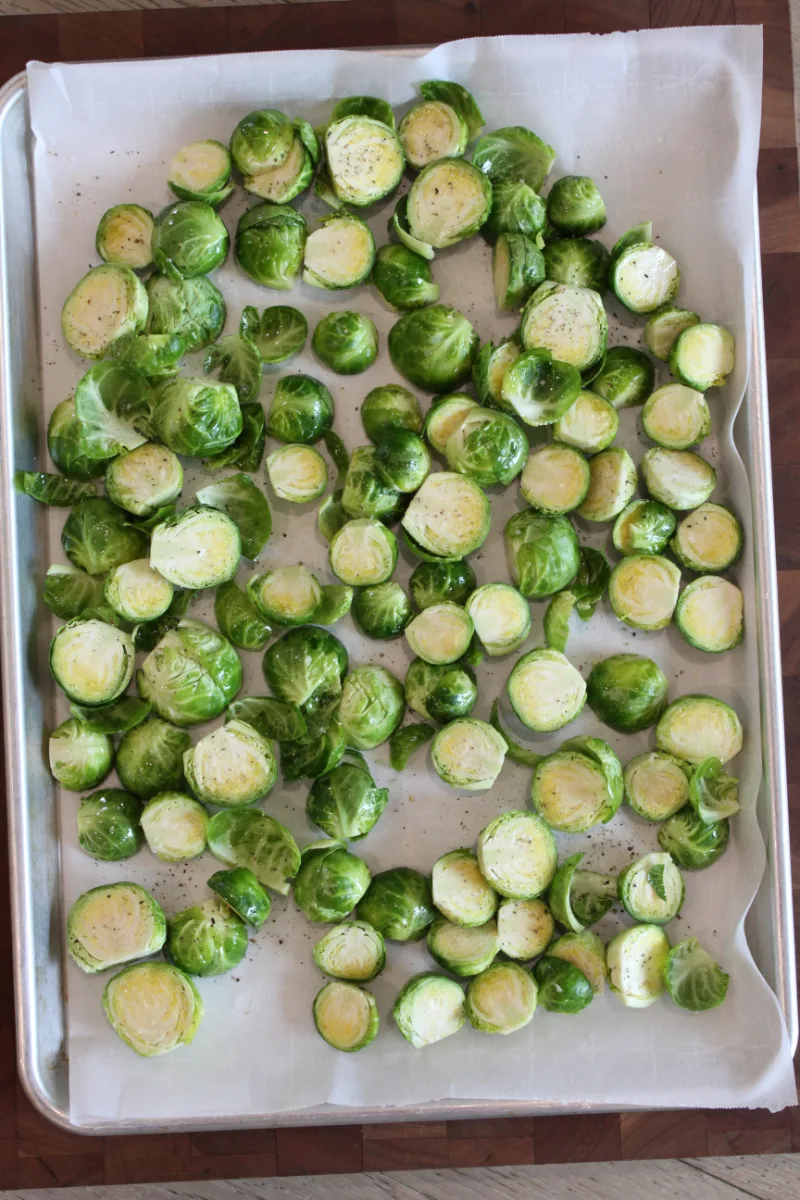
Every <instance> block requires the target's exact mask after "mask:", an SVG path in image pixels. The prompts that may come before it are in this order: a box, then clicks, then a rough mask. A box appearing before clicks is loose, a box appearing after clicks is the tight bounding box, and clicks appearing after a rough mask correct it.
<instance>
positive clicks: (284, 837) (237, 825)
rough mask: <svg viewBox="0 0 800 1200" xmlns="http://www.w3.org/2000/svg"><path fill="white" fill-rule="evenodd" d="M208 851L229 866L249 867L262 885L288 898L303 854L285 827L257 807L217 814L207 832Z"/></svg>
mask: <svg viewBox="0 0 800 1200" xmlns="http://www.w3.org/2000/svg"><path fill="white" fill-rule="evenodd" d="M206 835H207V837H208V848H209V850H210V851H211V853H212V854H213V855H214V857H215V858H218V859H219V860H220V862H223V863H224V864H225V866H226V867H248V868H249V870H251V871H252V872H253V874H254V875H255V877H256V879H257V880H258V882H259V883H260V884H261V885H262V886H263V887H267V888H269V889H270V891H272V892H277V893H278V895H280V896H288V894H289V888H290V886H291V881H292V879H293V878H294V877H295V875H296V874H297V872H298V870H299V869H300V851H299V850H298V849H297V845H296V843H295V840H294V838H293V837H292V835H291V833H290V832H289V830H288V829H287V828H286V827H285V825H281V823H280V821H276V820H275V818H274V817H268V816H267V815H266V813H263V812H260V811H259V810H258V809H256V808H240V809H231V810H229V811H227V812H218V813H216V814H215V815H214V816H213V817H212V818H211V820H210V821H209V822H208V828H207V830H206Z"/></svg>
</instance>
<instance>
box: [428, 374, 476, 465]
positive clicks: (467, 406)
mask: <svg viewBox="0 0 800 1200" xmlns="http://www.w3.org/2000/svg"><path fill="white" fill-rule="evenodd" d="M475 361H476V363H477V359H476V360H475ZM478 407H479V405H478V404H477V403H476V401H475V400H473V398H472V396H468V395H467V393H466V392H452V393H451V394H450V395H449V396H439V397H438V398H437V399H436V400H434V402H433V404H432V405H431V406H430V408H429V409H428V412H427V414H426V416H425V426H424V434H425V437H426V438H427V439H428V442H429V443H430V445H431V447H432V449H433V450H435V451H436V453H437V454H441V455H442V456H444V454H445V450H446V447H447V443H448V441H449V440H450V435H451V434H452V433H454V432H455V430H456V429H458V427H459V425H460V424H461V422H462V421H464V420H465V419H466V417H467V414H468V413H469V412H471V411H472V410H473V409H475V408H478Z"/></svg>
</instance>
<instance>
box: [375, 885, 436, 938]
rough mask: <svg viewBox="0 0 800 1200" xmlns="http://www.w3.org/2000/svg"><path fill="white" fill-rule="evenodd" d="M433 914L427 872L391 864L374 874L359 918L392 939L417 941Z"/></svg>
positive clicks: (434, 914) (434, 912) (434, 911)
mask: <svg viewBox="0 0 800 1200" xmlns="http://www.w3.org/2000/svg"><path fill="white" fill-rule="evenodd" d="M435 916H436V910H435V909H434V907H433V900H432V898H431V887H430V883H429V881H428V877H427V875H422V874H421V873H420V872H419V871H415V870H413V869H412V868H411V867H392V868H390V869H389V870H388V871H381V872H380V873H379V874H378V875H373V877H372V883H371V884H370V885H369V887H368V888H367V892H366V895H365V896H364V899H363V900H362V901H361V903H360V904H359V906H358V918H359V920H361V921H366V922H367V923H368V924H369V925H371V926H372V927H373V929H376V930H377V931H378V933H380V934H381V935H382V936H383V937H385V938H387V939H388V940H389V941H392V942H418V941H419V940H420V938H422V937H423V936H424V934H425V930H426V929H427V928H428V926H429V925H430V923H431V921H432V920H433V919H434V917H435Z"/></svg>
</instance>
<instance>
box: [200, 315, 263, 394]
mask: <svg viewBox="0 0 800 1200" xmlns="http://www.w3.org/2000/svg"><path fill="white" fill-rule="evenodd" d="M262 366H263V363H262V361H261V355H260V353H259V351H258V347H257V346H256V344H255V342H252V341H251V340H250V338H249V337H247V336H246V335H245V334H241V333H230V334H228V335H227V337H223V338H220V339H219V341H218V342H214V344H213V345H212V346H209V347H208V349H207V350H206V352H205V354H204V355H203V370H204V371H205V373H206V375H210V374H211V372H212V371H214V370H216V371H217V377H218V379H219V380H220V382H221V383H230V384H232V385H233V386H234V388H235V389H236V395H237V396H238V397H239V402H240V403H241V404H248V403H249V404H254V403H255V402H256V400H257V399H258V395H259V392H260V391H261V368H262Z"/></svg>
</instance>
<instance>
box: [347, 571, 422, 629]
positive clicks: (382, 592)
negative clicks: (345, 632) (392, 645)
mask: <svg viewBox="0 0 800 1200" xmlns="http://www.w3.org/2000/svg"><path fill="white" fill-rule="evenodd" d="M352 611H353V621H354V622H355V624H356V626H357V627H358V628H359V629H360V630H361V632H362V633H363V634H365V635H366V636H367V637H371V638H378V639H381V640H386V639H389V638H396V637H400V635H401V634H402V632H403V630H404V629H405V627H406V625H407V624H408V622H409V621H410V620H411V616H412V610H411V602H410V601H409V599H408V596H407V595H406V594H405V592H404V591H403V589H402V588H401V586H400V584H399V583H392V582H389V583H377V584H374V585H373V586H372V587H365V588H359V590H358V592H357V593H356V595H355V597H354V600H353V610H352Z"/></svg>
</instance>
